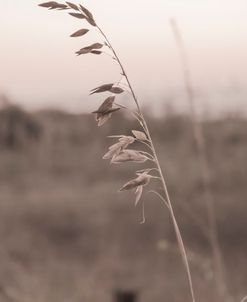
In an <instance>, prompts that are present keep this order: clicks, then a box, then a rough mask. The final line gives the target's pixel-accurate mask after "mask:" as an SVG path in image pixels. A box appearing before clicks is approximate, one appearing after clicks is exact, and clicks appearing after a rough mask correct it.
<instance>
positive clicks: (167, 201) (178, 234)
mask: <svg viewBox="0 0 247 302" xmlns="http://www.w3.org/2000/svg"><path fill="white" fill-rule="evenodd" d="M97 27H98V26H97ZM98 29H99V31H100V33H101V34H102V35H103V37H104V38H105V40H106V41H107V43H108V45H109V47H110V49H111V50H112V52H113V54H114V56H115V58H116V60H117V62H118V63H119V66H120V67H121V70H122V74H123V75H124V77H125V79H126V81H127V83H128V86H129V88H130V91H131V94H132V97H133V99H134V102H135V104H136V106H137V110H138V113H139V115H140V117H141V120H142V123H143V129H144V131H145V132H146V134H147V137H148V139H149V141H150V144H151V150H152V153H153V156H154V161H155V164H156V166H157V169H158V172H159V175H160V179H161V182H162V186H163V193H164V196H165V198H164V199H162V200H163V201H164V202H165V205H168V208H169V211H170V215H171V218H172V222H173V226H174V230H175V234H176V237H177V241H178V245H179V249H180V252H181V256H182V259H183V262H184V265H185V269H186V274H187V277H188V282H189V287H190V293H191V299H192V301H193V302H195V294H194V289H193V282H192V277H191V272H190V266H189V262H188V257H187V253H186V250H185V246H184V243H183V239H182V236H181V232H180V229H179V226H178V223H177V220H176V216H175V214H174V210H173V206H172V202H171V199H170V196H169V192H168V188H167V184H166V181H165V177H164V173H163V172H162V169H161V166H160V163H159V159H158V156H157V153H156V149H155V147H154V143H153V140H152V137H151V134H150V131H149V128H148V125H147V122H146V120H145V118H144V116H143V114H142V111H141V108H140V105H139V102H138V99H137V97H136V95H135V92H134V90H133V87H132V85H131V83H130V80H129V77H128V75H127V73H126V71H125V69H124V67H123V64H122V62H121V60H120V59H119V56H118V55H117V53H116V51H115V49H114V48H113V46H112V45H111V43H110V41H109V39H108V38H107V36H106V34H105V33H104V32H103V31H102V29H101V28H100V27H98Z"/></svg>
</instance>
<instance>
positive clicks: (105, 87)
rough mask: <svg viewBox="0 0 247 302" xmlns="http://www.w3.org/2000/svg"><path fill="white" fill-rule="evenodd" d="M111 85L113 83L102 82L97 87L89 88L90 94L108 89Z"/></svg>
mask: <svg viewBox="0 0 247 302" xmlns="http://www.w3.org/2000/svg"><path fill="white" fill-rule="evenodd" d="M113 85H114V84H113V83H111V84H104V85H101V86H99V87H96V88H94V89H92V90H91V92H90V95H92V94H94V93H101V92H106V91H110V90H111V88H112V86H113Z"/></svg>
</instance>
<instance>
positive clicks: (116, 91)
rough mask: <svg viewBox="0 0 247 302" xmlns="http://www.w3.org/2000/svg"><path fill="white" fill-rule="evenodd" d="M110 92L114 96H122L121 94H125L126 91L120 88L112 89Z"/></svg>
mask: <svg viewBox="0 0 247 302" xmlns="http://www.w3.org/2000/svg"><path fill="white" fill-rule="evenodd" d="M110 92H111V93H114V94H120V93H123V92H124V90H123V89H122V88H120V87H112V88H111V89H110Z"/></svg>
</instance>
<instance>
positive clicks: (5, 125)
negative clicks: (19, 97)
mask: <svg viewBox="0 0 247 302" xmlns="http://www.w3.org/2000/svg"><path fill="white" fill-rule="evenodd" d="M41 134H42V127H41V125H40V123H39V122H38V121H37V120H36V119H35V118H34V116H32V115H31V114H29V113H27V112H25V111H24V110H22V109H21V108H19V107H17V106H12V105H11V106H8V107H5V108H3V109H2V110H1V111H0V146H1V147H4V148H7V149H17V148H20V147H25V146H28V145H29V144H30V143H31V142H33V141H34V142H36V141H38V140H39V139H40V137H41Z"/></svg>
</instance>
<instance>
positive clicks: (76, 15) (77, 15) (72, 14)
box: [69, 13, 87, 19]
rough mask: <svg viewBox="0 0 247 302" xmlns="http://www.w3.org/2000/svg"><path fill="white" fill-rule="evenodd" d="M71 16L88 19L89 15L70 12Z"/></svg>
mask: <svg viewBox="0 0 247 302" xmlns="http://www.w3.org/2000/svg"><path fill="white" fill-rule="evenodd" d="M69 15H70V16H72V17H75V18H78V19H87V17H86V16H85V15H83V14H80V13H69Z"/></svg>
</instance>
